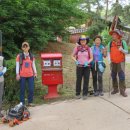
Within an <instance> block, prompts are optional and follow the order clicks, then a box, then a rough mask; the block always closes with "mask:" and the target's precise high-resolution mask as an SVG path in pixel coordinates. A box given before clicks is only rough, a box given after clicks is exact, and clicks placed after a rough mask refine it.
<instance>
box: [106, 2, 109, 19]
mask: <svg viewBox="0 0 130 130" xmlns="http://www.w3.org/2000/svg"><path fill="white" fill-rule="evenodd" d="M108 2H109V0H106V13H105V21H107V14H108Z"/></svg>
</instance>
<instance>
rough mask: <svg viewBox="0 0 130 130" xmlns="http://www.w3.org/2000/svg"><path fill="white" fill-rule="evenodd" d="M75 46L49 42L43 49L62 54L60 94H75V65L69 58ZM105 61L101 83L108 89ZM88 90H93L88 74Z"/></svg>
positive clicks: (108, 69) (109, 85)
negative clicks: (62, 82) (62, 79)
mask: <svg viewBox="0 0 130 130" xmlns="http://www.w3.org/2000/svg"><path fill="white" fill-rule="evenodd" d="M74 47H75V44H72V43H49V44H48V46H47V48H46V49H45V50H44V52H60V53H62V54H63V78H64V84H63V87H62V86H61V87H59V91H60V93H61V94H62V96H67V97H72V96H74V94H75V79H76V71H75V70H76V68H75V67H76V66H75V63H74V61H73V60H72V59H71V53H72V51H73V48H74ZM105 62H106V66H107V67H106V71H105V72H104V76H103V82H104V83H103V84H104V91H108V90H109V87H112V85H111V78H110V68H109V64H108V62H107V59H105ZM129 66H130V65H129V64H126V85H127V87H129V86H128V84H129V75H130V72H129ZM89 90H93V87H92V76H91V75H90V82H89Z"/></svg>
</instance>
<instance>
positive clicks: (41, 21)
mask: <svg viewBox="0 0 130 130" xmlns="http://www.w3.org/2000/svg"><path fill="white" fill-rule="evenodd" d="M77 5H78V0H53V1H52V0H48V1H47V0H38V1H35V0H26V1H25V0H15V1H14V0H2V1H1V4H0V12H1V13H0V21H1V22H0V24H1V25H2V26H0V30H2V32H3V46H4V48H5V49H4V53H5V55H6V56H7V57H9V58H11V57H13V56H14V53H12V51H13V52H16V53H17V52H18V49H17V48H20V47H21V43H22V42H23V41H25V40H26V41H28V42H29V43H30V44H31V48H32V49H35V50H36V49H37V50H40V49H43V47H45V46H46V45H47V43H48V41H49V40H51V39H52V38H53V37H56V36H57V35H61V36H64V32H65V28H66V27H68V26H69V25H72V24H73V23H75V24H76V23H78V22H79V21H81V19H82V18H83V16H84V15H83V14H84V13H83V11H81V10H80V9H79V8H77ZM10 50H11V51H10Z"/></svg>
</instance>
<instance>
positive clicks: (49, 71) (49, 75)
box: [41, 53, 63, 99]
mask: <svg viewBox="0 0 130 130" xmlns="http://www.w3.org/2000/svg"><path fill="white" fill-rule="evenodd" d="M41 61H42V63H41V65H42V84H43V85H47V86H48V94H47V95H45V96H44V99H51V98H57V97H59V94H58V91H57V86H58V84H63V73H62V54H61V53H42V54H41Z"/></svg>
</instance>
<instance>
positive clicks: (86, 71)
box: [76, 66, 90, 96]
mask: <svg viewBox="0 0 130 130" xmlns="http://www.w3.org/2000/svg"><path fill="white" fill-rule="evenodd" d="M76 76H77V79H76V95H80V93H81V83H82V77H83V94H82V95H83V96H87V94H88V84H89V76H90V68H89V67H78V66H77V68H76Z"/></svg>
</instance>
